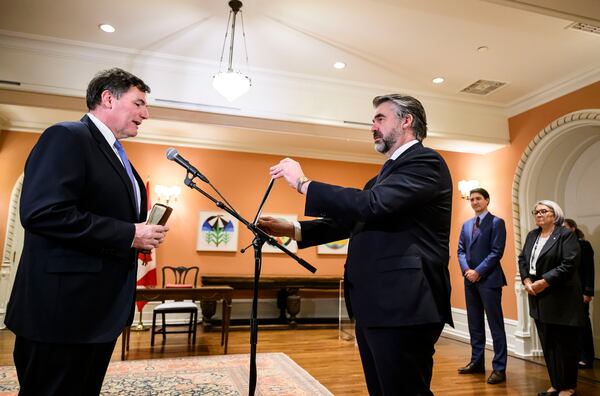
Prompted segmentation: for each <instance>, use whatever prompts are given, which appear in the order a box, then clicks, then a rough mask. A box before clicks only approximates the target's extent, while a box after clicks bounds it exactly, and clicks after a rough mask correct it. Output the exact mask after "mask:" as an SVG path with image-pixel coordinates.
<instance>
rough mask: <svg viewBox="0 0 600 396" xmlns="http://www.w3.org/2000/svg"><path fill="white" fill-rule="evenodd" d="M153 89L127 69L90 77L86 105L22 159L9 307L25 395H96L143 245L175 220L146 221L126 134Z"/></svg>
mask: <svg viewBox="0 0 600 396" xmlns="http://www.w3.org/2000/svg"><path fill="white" fill-rule="evenodd" d="M147 92H150V88H149V87H148V86H147V85H146V84H145V83H144V82H143V81H142V80H140V79H139V78H138V77H136V76H134V75H132V74H130V73H128V72H126V71H124V70H121V69H110V70H105V71H102V72H100V73H98V74H97V75H96V76H95V77H94V78H93V79H92V81H91V82H90V83H89V85H88V88H87V94H86V101H87V106H88V109H89V112H88V113H87V114H86V115H85V116H83V118H82V119H81V120H80V121H78V122H61V123H58V124H55V125H52V126H51V127H49V128H48V129H46V131H44V133H43V134H42V135H41V136H40V138H39V140H38V142H37V144H36V145H35V147H34V148H33V150H32V151H31V153H30V154H29V157H28V159H27V162H26V164H25V173H24V178H23V190H22V192H21V202H20V216H21V223H22V224H23V227H24V228H25V241H24V246H23V254H22V256H21V261H20V263H19V268H18V271H17V275H16V278H15V283H14V286H13V289H12V294H11V297H10V301H9V303H8V308H7V313H6V325H7V326H8V328H9V329H10V330H12V331H13V332H14V333H15V334H16V340H15V347H14V352H13V356H14V360H15V366H16V369H17V376H18V378H19V385H20V388H21V389H20V393H19V395H21V396H29V395H32V396H45V395H56V396H63V395H81V396H88V395H98V394H99V393H100V389H101V387H102V382H103V380H104V375H105V373H106V369H107V368H108V363H109V361H110V357H111V355H112V352H113V349H114V347H115V343H116V340H117V337H118V336H119V334H121V332H122V331H123V328H124V327H125V326H126V325H128V324H131V321H132V319H133V313H134V309H133V308H134V302H135V287H136V285H135V283H136V270H137V265H136V263H137V260H136V259H137V249H145V250H149V249H152V248H155V247H157V246H158V245H159V244H160V243H162V241H163V239H164V238H165V234H166V232H167V231H168V227H166V226H159V225H146V224H145V223H144V220H145V218H146V207H147V203H146V190H145V188H144V183H143V182H142V180H141V179H140V176H139V175H138V173H137V172H136V170H135V168H134V167H133V165H131V163H130V162H129V160H128V159H127V155H126V153H125V150H124V149H123V146H122V145H121V143H120V140H122V139H125V138H128V137H134V136H136V135H137V131H138V127H139V125H140V124H141V123H142V121H144V120H145V119H147V118H148V109H147V103H146V93H147Z"/></svg>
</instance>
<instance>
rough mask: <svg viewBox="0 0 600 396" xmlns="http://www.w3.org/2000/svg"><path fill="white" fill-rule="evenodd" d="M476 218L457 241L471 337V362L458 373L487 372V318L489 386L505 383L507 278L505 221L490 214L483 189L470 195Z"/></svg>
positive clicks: (471, 220) (470, 221)
mask: <svg viewBox="0 0 600 396" xmlns="http://www.w3.org/2000/svg"><path fill="white" fill-rule="evenodd" d="M469 201H470V202H471V207H472V208H473V210H474V211H475V217H473V218H472V219H469V220H467V221H466V222H465V223H464V224H463V226H462V230H461V232H460V239H459V241H458V262H459V264H460V270H461V272H462V274H463V276H464V277H465V299H466V304H467V319H468V322H469V334H470V336H471V361H470V362H469V364H467V365H466V366H465V367H461V368H459V369H458V372H459V373H460V374H475V373H484V372H485V359H484V352H485V323H484V313H485V314H486V315H487V320H488V324H489V326H490V331H491V332H492V339H493V341H494V359H493V360H492V368H493V371H492V373H491V374H490V376H489V377H488V380H487V382H488V384H499V383H501V382H504V381H506V357H507V347H506V332H505V330H504V316H503V314H502V287H503V286H506V278H505V276H504V272H503V271H502V267H501V266H500V259H501V258H502V255H503V254H504V246H505V244H506V227H505V226H504V220H502V219H501V218H500V217H497V216H494V215H493V214H491V213H490V212H488V209H487V208H488V205H489V204H490V194H489V193H488V192H487V191H486V190H485V189H483V188H476V189H473V190H471V191H470V193H469Z"/></svg>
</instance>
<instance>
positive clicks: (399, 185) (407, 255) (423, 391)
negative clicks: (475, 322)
mask: <svg viewBox="0 0 600 396" xmlns="http://www.w3.org/2000/svg"><path fill="white" fill-rule="evenodd" d="M373 107H374V108H375V115H374V117H373V126H372V127H371V133H372V134H373V140H374V143H375V149H376V150H377V151H378V152H380V153H382V154H385V155H386V156H387V157H388V158H389V159H388V161H387V162H386V164H385V165H384V166H383V167H382V169H381V170H380V172H379V174H378V175H377V176H376V177H374V178H373V179H371V180H370V181H369V182H367V184H366V185H365V187H364V188H363V189H362V190H361V189H356V188H344V187H339V186H334V185H330V184H326V183H322V182H317V181H310V180H309V179H308V178H307V177H306V176H305V175H304V172H303V170H302V168H301V167H300V164H299V163H298V162H296V161H294V160H292V159H290V158H286V159H284V160H282V161H281V162H280V163H278V164H277V165H274V166H272V167H271V171H270V173H271V175H272V177H274V178H283V179H285V181H287V182H288V184H289V185H290V186H291V187H293V188H294V189H296V190H297V191H298V192H299V193H300V194H303V195H305V196H306V206H305V214H306V215H307V216H314V217H322V219H319V220H312V221H302V222H299V223H290V222H287V221H285V220H278V219H274V218H271V217H264V218H262V219H261V220H260V222H259V225H260V226H261V227H262V228H263V229H264V230H265V231H267V232H268V233H270V234H271V235H285V236H289V237H292V238H294V239H296V240H297V241H298V246H299V247H300V248H304V247H308V246H314V245H320V244H323V243H326V242H331V241H336V240H340V239H344V238H348V237H350V244H349V247H348V258H347V261H346V267H345V273H344V279H345V282H344V284H345V287H346V293H345V296H346V304H347V307H348V312H349V313H350V315H352V316H354V317H355V319H356V339H357V342H358V347H359V350H360V355H361V361H362V365H363V370H364V373H365V379H366V382H367V388H368V390H369V394H371V395H431V394H432V393H431V391H430V389H429V387H430V383H431V374H432V369H433V354H434V352H435V350H434V344H435V343H436V341H437V339H438V337H439V336H440V333H441V332H442V329H443V327H444V323H449V324H452V316H451V312H450V279H449V273H448V257H449V252H448V242H449V236H450V215H451V206H452V180H451V178H450V172H449V171H448V167H447V166H446V162H445V161H444V159H443V158H442V157H441V156H440V155H439V154H438V153H437V152H435V151H434V150H432V149H429V148H426V147H424V146H423V144H422V143H421V142H422V141H423V139H425V137H426V135H427V119H426V117H425V110H424V108H423V105H422V104H421V102H419V101H418V100H417V99H415V98H413V97H411V96H405V95H398V94H392V95H385V96H378V97H376V98H375V99H373Z"/></svg>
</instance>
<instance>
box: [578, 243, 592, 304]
mask: <svg viewBox="0 0 600 396" xmlns="http://www.w3.org/2000/svg"><path fill="white" fill-rule="evenodd" d="M579 247H580V248H581V267H580V271H579V274H580V279H581V287H582V289H583V294H585V295H586V296H593V295H594V249H592V245H591V244H590V243H589V242H588V241H586V240H585V239H580V240H579Z"/></svg>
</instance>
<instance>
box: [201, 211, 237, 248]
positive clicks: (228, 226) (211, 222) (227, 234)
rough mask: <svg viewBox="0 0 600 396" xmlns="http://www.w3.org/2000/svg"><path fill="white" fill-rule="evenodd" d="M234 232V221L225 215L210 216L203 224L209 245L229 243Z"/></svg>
mask: <svg viewBox="0 0 600 396" xmlns="http://www.w3.org/2000/svg"><path fill="white" fill-rule="evenodd" d="M233 232H234V226H233V222H232V221H229V220H227V219H226V218H225V217H224V216H223V215H215V216H210V217H209V218H207V219H206V220H205V221H204V223H203V224H202V233H203V234H204V240H205V241H206V243H207V244H209V245H214V246H217V247H219V246H220V245H225V244H227V243H228V242H229V240H230V239H231V236H232V234H233Z"/></svg>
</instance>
